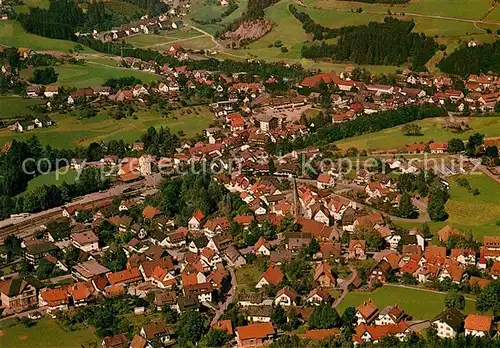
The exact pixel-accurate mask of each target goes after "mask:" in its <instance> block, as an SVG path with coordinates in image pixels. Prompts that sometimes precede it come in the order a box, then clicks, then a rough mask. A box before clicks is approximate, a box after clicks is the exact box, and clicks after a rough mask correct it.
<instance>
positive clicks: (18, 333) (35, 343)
mask: <svg viewBox="0 0 500 348" xmlns="http://www.w3.org/2000/svg"><path fill="white" fill-rule="evenodd" d="M97 343H100V340H99V339H98V338H97V337H96V336H95V334H94V332H93V330H92V329H90V328H89V329H83V330H77V331H65V330H64V329H63V328H61V327H60V326H59V325H58V324H57V322H56V321H55V320H54V319H49V318H44V319H41V320H39V321H37V324H36V325H35V326H33V327H30V328H26V327H25V326H24V325H16V326H14V327H10V328H8V329H5V330H4V331H3V334H2V335H0V346H1V347H8V348H54V347H62V346H64V347H65V348H81V347H83V346H85V347H88V346H91V345H96V344H97Z"/></svg>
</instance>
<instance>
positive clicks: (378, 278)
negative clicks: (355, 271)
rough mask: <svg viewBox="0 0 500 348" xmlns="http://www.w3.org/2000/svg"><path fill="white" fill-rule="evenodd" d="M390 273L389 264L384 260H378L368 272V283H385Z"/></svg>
mask: <svg viewBox="0 0 500 348" xmlns="http://www.w3.org/2000/svg"><path fill="white" fill-rule="evenodd" d="M391 271H392V267H391V264H390V263H389V262H388V261H386V260H380V261H379V263H377V264H376V265H375V266H374V267H373V268H372V270H371V272H370V276H369V279H370V283H371V284H374V283H386V282H387V278H388V277H389V275H390V273H391Z"/></svg>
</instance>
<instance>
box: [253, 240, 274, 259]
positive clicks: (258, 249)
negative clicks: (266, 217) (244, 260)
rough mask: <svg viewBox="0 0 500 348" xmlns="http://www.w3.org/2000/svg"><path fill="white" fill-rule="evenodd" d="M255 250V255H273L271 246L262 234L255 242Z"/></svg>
mask: <svg viewBox="0 0 500 348" xmlns="http://www.w3.org/2000/svg"><path fill="white" fill-rule="evenodd" d="M253 252H254V253H255V255H264V256H270V255H271V248H270V247H269V245H268V243H266V240H265V239H264V237H262V236H261V237H260V238H259V240H258V241H257V243H255V245H254V246H253Z"/></svg>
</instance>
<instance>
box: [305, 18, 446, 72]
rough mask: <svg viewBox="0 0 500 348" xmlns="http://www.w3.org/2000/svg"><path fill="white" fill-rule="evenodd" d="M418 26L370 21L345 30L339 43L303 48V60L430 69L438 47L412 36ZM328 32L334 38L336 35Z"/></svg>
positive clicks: (421, 36)
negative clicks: (329, 60) (326, 60)
mask: <svg viewBox="0 0 500 348" xmlns="http://www.w3.org/2000/svg"><path fill="white" fill-rule="evenodd" d="M414 27H415V23H414V22H410V21H400V20H398V19H395V18H391V17H386V18H385V19H384V22H383V23H378V22H370V23H369V24H368V25H361V26H357V27H350V28H349V29H347V30H344V31H343V32H341V33H340V34H339V35H340V38H339V41H338V43H337V44H333V45H331V44H326V43H324V42H322V43H321V44H320V45H316V44H313V45H309V46H303V47H302V57H304V58H309V59H319V58H332V59H335V60H339V61H352V62H355V63H357V64H372V65H403V64H406V63H410V64H411V69H412V70H417V71H422V70H426V67H425V64H426V63H427V62H428V61H429V59H430V58H431V57H432V56H433V55H434V54H435V53H436V51H437V49H438V44H437V43H436V42H435V41H434V39H432V38H430V37H427V36H426V35H425V34H417V33H412V32H411V31H412V30H413V28H414ZM327 33H328V36H327V37H331V36H329V35H330V33H332V32H331V31H329V32H327Z"/></svg>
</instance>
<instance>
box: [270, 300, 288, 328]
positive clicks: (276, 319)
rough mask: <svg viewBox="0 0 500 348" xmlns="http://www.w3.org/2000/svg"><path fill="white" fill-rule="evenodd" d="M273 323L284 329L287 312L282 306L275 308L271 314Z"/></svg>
mask: <svg viewBox="0 0 500 348" xmlns="http://www.w3.org/2000/svg"><path fill="white" fill-rule="evenodd" d="M271 321H272V322H273V323H274V324H276V325H277V326H278V327H279V328H283V325H285V324H286V322H287V320H286V312H285V310H284V309H283V307H281V306H280V305H278V306H276V307H274V308H273V312H272V313H271Z"/></svg>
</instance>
